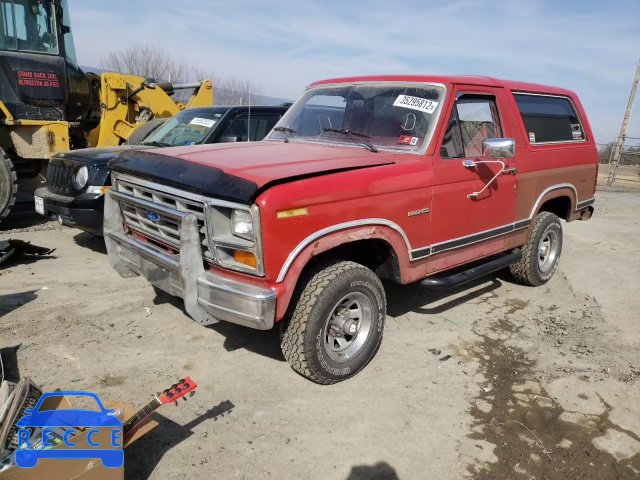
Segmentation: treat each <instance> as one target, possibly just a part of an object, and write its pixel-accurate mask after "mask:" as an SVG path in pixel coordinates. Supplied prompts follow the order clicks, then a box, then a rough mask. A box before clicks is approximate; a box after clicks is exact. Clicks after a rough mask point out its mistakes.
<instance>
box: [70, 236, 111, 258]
mask: <svg viewBox="0 0 640 480" xmlns="http://www.w3.org/2000/svg"><path fill="white" fill-rule="evenodd" d="M73 241H74V242H76V245H78V246H79V247H82V248H88V249H89V250H93V251H94V252H96V253H102V254H104V255H106V254H107V247H106V246H105V244H104V237H98V236H97V235H92V234H90V233H87V232H80V233H78V234H77V235H76V236H74V237H73Z"/></svg>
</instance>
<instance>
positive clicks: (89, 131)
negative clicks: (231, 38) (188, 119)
mask: <svg viewBox="0 0 640 480" xmlns="http://www.w3.org/2000/svg"><path fill="white" fill-rule="evenodd" d="M179 89H192V90H193V93H192V95H191V98H190V99H189V100H188V101H187V102H186V105H185V104H183V103H180V102H175V101H174V100H173V99H172V98H171V95H173V94H174V92H175V91H176V90H179ZM209 105H213V85H212V84H211V81H209V80H202V81H200V82H197V83H192V84H184V85H173V84H171V83H156V82H155V80H153V79H145V78H142V77H137V76H134V75H124V74H119V73H102V74H101V75H96V74H93V73H86V74H85V73H84V72H83V71H82V70H81V69H80V67H79V66H78V63H77V61H76V56H75V48H74V43H73V37H72V34H71V26H70V19H69V10H68V6H67V1H66V0H0V221H1V220H2V219H3V218H4V217H6V215H8V213H9V212H10V211H11V208H12V207H13V206H14V204H15V202H16V198H18V196H19V195H20V196H22V194H25V195H24V196H25V197H26V198H25V200H29V201H32V200H30V199H31V194H32V193H33V191H34V190H35V189H36V188H37V187H39V186H41V185H42V184H43V183H44V179H45V171H46V166H47V163H48V161H49V158H50V157H51V156H52V155H54V154H55V153H58V152H60V151H64V150H71V149H76V148H87V147H103V146H115V145H120V144H122V143H126V142H128V141H129V142H130V143H137V142H138V141H140V140H142V139H143V138H144V136H146V134H148V133H150V131H151V130H152V129H153V128H154V127H157V126H158V124H159V123H161V122H162V121H163V120H162V119H165V118H168V117H171V116H173V115H175V114H176V113H178V112H179V111H180V110H182V109H184V108H189V107H200V106H209Z"/></svg>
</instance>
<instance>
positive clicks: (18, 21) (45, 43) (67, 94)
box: [0, 0, 97, 122]
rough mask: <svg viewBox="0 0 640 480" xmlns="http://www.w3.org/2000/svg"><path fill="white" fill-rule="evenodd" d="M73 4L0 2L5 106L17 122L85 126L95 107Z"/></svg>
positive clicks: (0, 90) (0, 85) (0, 91)
mask: <svg viewBox="0 0 640 480" xmlns="http://www.w3.org/2000/svg"><path fill="white" fill-rule="evenodd" d="M94 97H96V98H97V96H96V95H95V93H94V92H93V89H92V85H91V82H90V81H89V79H87V77H86V76H85V74H84V72H82V70H81V69H80V67H79V66H78V62H77V59H76V54H75V47H74V43H73V35H72V33H71V22H70V17H69V9H68V5H67V0H0V101H1V102H3V103H4V105H5V106H6V108H7V110H8V111H9V112H10V113H11V115H12V116H13V117H14V118H17V119H33V120H44V121H47V120H49V121H74V122H75V121H82V120H83V119H85V118H87V117H88V115H89V112H90V110H91V108H92V106H94Z"/></svg>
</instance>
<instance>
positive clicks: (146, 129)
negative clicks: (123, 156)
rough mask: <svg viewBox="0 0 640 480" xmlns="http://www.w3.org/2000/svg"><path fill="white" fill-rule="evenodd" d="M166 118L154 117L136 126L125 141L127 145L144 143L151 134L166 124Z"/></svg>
mask: <svg viewBox="0 0 640 480" xmlns="http://www.w3.org/2000/svg"><path fill="white" fill-rule="evenodd" d="M166 121H167V119H166V118H154V119H153V120H149V121H148V122H146V123H144V124H143V125H140V126H139V127H138V128H136V129H135V130H134V131H133V133H132V134H131V135H129V138H128V139H127V141H126V142H125V143H126V144H127V145H138V144H140V143H142V142H143V141H144V140H145V139H146V138H147V137H148V136H149V135H151V134H152V133H153V132H155V131H156V130H157V129H158V128H160V127H161V126H162V125H164V122H166Z"/></svg>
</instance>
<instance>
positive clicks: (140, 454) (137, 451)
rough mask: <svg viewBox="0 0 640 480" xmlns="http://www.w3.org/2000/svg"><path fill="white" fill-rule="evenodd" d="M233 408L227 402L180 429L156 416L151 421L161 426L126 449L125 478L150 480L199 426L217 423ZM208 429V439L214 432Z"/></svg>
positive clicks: (208, 427)
mask: <svg viewBox="0 0 640 480" xmlns="http://www.w3.org/2000/svg"><path fill="white" fill-rule="evenodd" d="M234 408H235V405H234V404H233V402H231V401H230V400H225V401H224V402H221V403H220V404H218V405H216V406H214V407H212V408H210V409H209V410H208V411H207V412H205V413H204V414H202V415H200V416H199V417H197V418H195V419H193V420H192V421H190V422H189V423H187V424H185V425H180V424H178V423H176V422H174V421H172V420H169V419H168V418H166V417H164V416H162V415H159V414H154V415H153V416H152V417H151V418H152V419H153V420H155V421H157V422H158V423H159V425H158V426H157V427H156V428H154V429H153V430H151V431H150V432H149V433H147V434H146V435H144V436H143V437H141V438H140V439H139V440H138V441H136V442H134V443H133V444H132V445H131V446H130V447H127V448H126V449H125V461H124V476H125V478H135V479H136V480H144V479H147V478H149V476H150V475H151V473H152V472H153V471H154V469H155V468H156V465H158V462H160V460H161V459H162V457H163V456H164V454H165V453H166V452H168V451H169V450H171V449H172V448H173V447H175V446H176V445H178V444H179V443H181V442H182V441H184V440H186V439H187V438H189V437H191V436H192V435H194V433H195V432H194V431H193V429H194V428H195V427H196V426H198V425H200V424H201V423H203V422H206V421H207V420H213V421H214V422H215V421H216V420H217V419H218V418H221V417H224V416H225V415H227V414H229V413H231V412H232V411H233V409H234ZM206 427H207V429H205V431H204V432H203V433H202V436H203V437H204V438H205V439H206V438H207V436H208V434H207V431H208V429H212V428H213V426H212V425H211V424H210V422H209V423H208V424H207V426H206ZM205 441H206V440H205Z"/></svg>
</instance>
